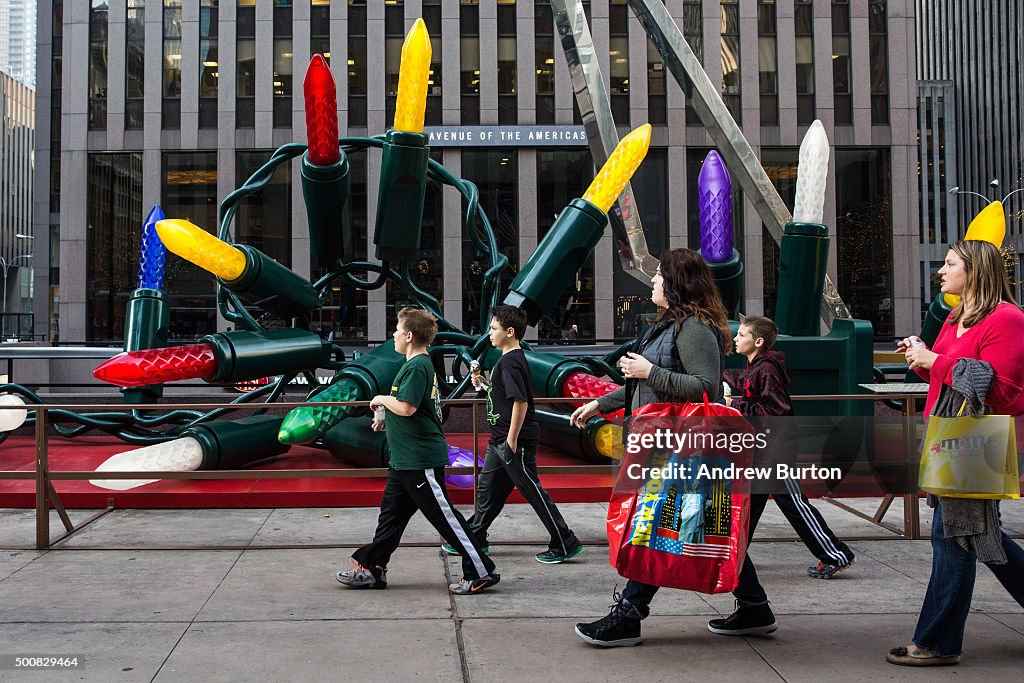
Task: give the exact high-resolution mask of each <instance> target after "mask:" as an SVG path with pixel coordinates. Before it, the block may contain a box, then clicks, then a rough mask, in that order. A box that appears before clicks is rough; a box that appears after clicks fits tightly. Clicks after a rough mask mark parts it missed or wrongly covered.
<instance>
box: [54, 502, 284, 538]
mask: <svg viewBox="0 0 1024 683" xmlns="http://www.w3.org/2000/svg"><path fill="white" fill-rule="evenodd" d="M271 512H272V510H260V509H255V510H230V509H226V510H114V511H113V512H109V513H107V514H106V515H104V516H103V517H101V518H99V519H97V520H96V521H95V522H93V523H92V524H90V525H89V526H87V527H86V528H85V529H83V530H82V531H80V532H78V533H77V534H75V535H74V536H72V537H71V538H69V539H68V540H67V541H65V542H64V543H62V544H61V545H62V546H67V547H69V548H90V547H115V548H133V547H146V546H184V547H187V546H216V545H246V544H247V543H249V542H250V541H251V540H252V539H253V537H254V536H255V535H256V533H257V532H258V531H259V530H260V527H262V526H263V524H264V523H265V522H266V521H267V518H268V517H269V516H270V513H271Z"/></svg>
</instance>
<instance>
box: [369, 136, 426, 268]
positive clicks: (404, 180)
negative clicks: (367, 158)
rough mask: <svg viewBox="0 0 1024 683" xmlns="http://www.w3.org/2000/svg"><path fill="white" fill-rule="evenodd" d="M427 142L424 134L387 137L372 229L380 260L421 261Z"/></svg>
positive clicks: (385, 138)
mask: <svg viewBox="0 0 1024 683" xmlns="http://www.w3.org/2000/svg"><path fill="white" fill-rule="evenodd" d="M428 140H429V136H427V135H426V134H425V133H407V132H404V131H398V130H389V131H388V132H387V133H386V134H385V135H384V157H383V159H382V160H381V170H380V186H379V187H380V189H379V191H378V193H377V220H376V223H375V227H374V230H373V243H374V244H375V245H377V250H376V252H375V253H376V256H377V258H378V259H380V260H381V261H395V262H399V263H409V262H412V261H415V260H416V259H417V258H419V253H420V228H421V225H422V223H423V198H424V196H425V193H426V191H427V160H428V159H429V157H430V148H429V147H427V141H428Z"/></svg>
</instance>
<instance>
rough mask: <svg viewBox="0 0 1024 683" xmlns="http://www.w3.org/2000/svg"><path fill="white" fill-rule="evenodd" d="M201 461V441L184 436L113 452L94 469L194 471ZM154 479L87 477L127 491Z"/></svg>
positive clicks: (96, 483) (104, 486)
mask: <svg viewBox="0 0 1024 683" xmlns="http://www.w3.org/2000/svg"><path fill="white" fill-rule="evenodd" d="M202 463H203V447H202V445H201V444H200V443H199V441H198V440H197V439H194V438H192V437H190V436H185V437H182V438H180V439H174V440H173V441H167V442H164V443H158V444H154V445H152V446H146V447H145V448H138V449H136V450H134V451H124V452H123V453H118V454H117V455H112V456H110V457H109V458H107V460H106V461H104V462H103V464H102V465H100V466H99V467H97V468H96V472H97V473H101V472H194V471H196V470H198V469H199V467H200V466H201V465H202ZM154 481H159V479H90V480H89V483H90V484H92V485H93V486H98V487H100V488H103V489H109V490H111V491H127V490H128V489H133V488H136V487H138V486H143V485H145V484H152V483H153V482H154Z"/></svg>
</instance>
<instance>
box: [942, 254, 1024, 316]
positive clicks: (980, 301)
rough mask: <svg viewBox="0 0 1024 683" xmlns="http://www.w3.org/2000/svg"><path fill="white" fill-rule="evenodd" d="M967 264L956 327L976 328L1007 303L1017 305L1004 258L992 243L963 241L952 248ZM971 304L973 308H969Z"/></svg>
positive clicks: (956, 314) (957, 311) (954, 313)
mask: <svg viewBox="0 0 1024 683" xmlns="http://www.w3.org/2000/svg"><path fill="white" fill-rule="evenodd" d="M949 248H950V249H952V250H953V251H954V252H955V253H956V255H957V256H959V257H960V258H961V259H963V261H964V270H966V271H967V273H966V274H967V279H966V282H965V283H964V291H963V293H962V294H961V298H960V303H959V304H957V306H956V308H954V309H953V317H952V318H950V320H951V322H952V323H953V324H956V323H963V326H964V327H972V326H974V325H976V324H977V323H979V322H981V321H982V320H983V319H984V318H985V316H987V315H988V314H989V313H991V312H992V311H994V310H995V308H996V306H998V305H999V304H1001V303H1003V302H1004V301H1005V302H1008V303H1011V304H1014V305H1017V300H1016V298H1015V297H1014V296H1013V289H1012V288H1011V287H1010V278H1009V276H1008V275H1007V273H1006V267H1005V266H1004V264H1003V255H1002V253H1000V251H999V250H998V249H996V247H995V245H994V244H992V243H991V242H984V241H982V240H961V241H959V242H954V243H953V244H951V245H949ZM968 305H969V306H970V308H968Z"/></svg>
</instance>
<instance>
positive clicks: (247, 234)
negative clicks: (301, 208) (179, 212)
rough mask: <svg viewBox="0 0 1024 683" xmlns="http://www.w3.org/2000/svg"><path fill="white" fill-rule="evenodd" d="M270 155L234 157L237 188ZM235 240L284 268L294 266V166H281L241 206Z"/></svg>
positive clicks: (257, 153) (252, 153)
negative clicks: (292, 243)
mask: <svg viewBox="0 0 1024 683" xmlns="http://www.w3.org/2000/svg"><path fill="white" fill-rule="evenodd" d="M270 156H271V152H265V151H243V152H236V154H235V185H236V187H241V186H242V184H243V183H244V182H245V181H246V180H247V179H248V178H249V177H250V176H252V174H253V173H255V172H256V171H258V170H259V169H260V167H261V166H263V164H265V163H267V161H269V160H270ZM232 234H233V236H234V239H235V241H236V242H239V243H241V244H248V245H249V246H252V247H255V248H256V249H259V250H260V251H262V252H263V253H264V254H266V255H267V256H269V257H271V258H272V259H274V260H275V261H277V262H278V263H281V264H283V265H286V266H288V265H291V262H292V247H291V241H292V192H291V166H290V165H289V164H281V165H280V166H278V167H277V168H276V169H274V175H273V176H272V177H271V179H270V181H269V182H268V183H267V184H266V185H265V186H264V187H263V189H262V190H260V191H259V192H256V193H255V194H251V195H249V196H247V197H246V198H245V199H244V200H243V201H242V202H241V203H240V204H239V205H238V214H237V216H236V218H235V223H234V230H233V233H232Z"/></svg>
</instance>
